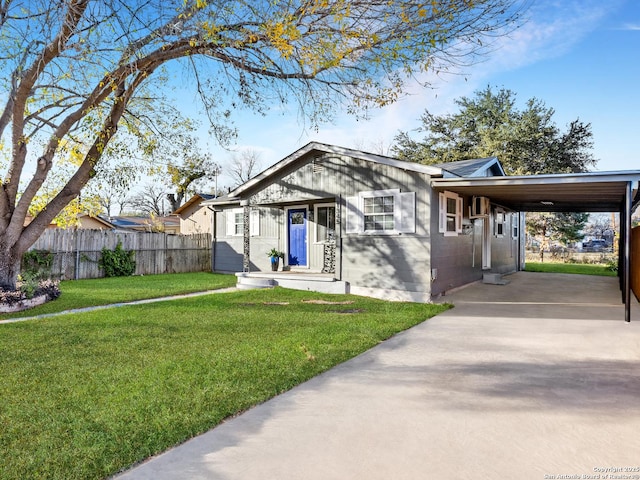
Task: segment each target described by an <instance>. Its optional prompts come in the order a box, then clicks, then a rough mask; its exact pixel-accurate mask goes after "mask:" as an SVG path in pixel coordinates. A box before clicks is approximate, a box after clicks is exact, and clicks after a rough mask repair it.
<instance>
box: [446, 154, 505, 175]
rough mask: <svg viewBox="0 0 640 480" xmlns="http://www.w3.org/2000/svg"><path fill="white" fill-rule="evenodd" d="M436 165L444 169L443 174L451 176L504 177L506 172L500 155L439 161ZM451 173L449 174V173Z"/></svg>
mask: <svg viewBox="0 0 640 480" xmlns="http://www.w3.org/2000/svg"><path fill="white" fill-rule="evenodd" d="M434 167H438V168H441V169H442V170H444V174H443V176H444V177H445V178H450V177H466V178H469V177H495V176H500V177H504V176H505V175H506V174H505V172H504V170H503V168H502V165H501V164H500V161H499V160H498V157H488V158H474V159H471V160H460V161H457V162H448V163H439V164H437V165H434ZM447 173H449V175H447Z"/></svg>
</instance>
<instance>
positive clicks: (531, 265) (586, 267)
mask: <svg viewBox="0 0 640 480" xmlns="http://www.w3.org/2000/svg"><path fill="white" fill-rule="evenodd" d="M525 271H526V272H544V273H573V274H579V275H602V276H607V277H615V276H616V275H617V274H618V273H617V272H615V271H613V270H611V269H610V268H609V266H608V265H598V264H586V263H555V262H548V263H540V262H527V263H526V268H525Z"/></svg>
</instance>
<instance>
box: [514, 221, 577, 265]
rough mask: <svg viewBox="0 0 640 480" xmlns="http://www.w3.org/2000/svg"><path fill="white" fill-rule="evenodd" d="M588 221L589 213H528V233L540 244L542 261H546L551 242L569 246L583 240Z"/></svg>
mask: <svg viewBox="0 0 640 480" xmlns="http://www.w3.org/2000/svg"><path fill="white" fill-rule="evenodd" d="M588 221H589V214H588V213H570V212H569V213H564V212H563V213H550V212H535V213H531V212H529V213H527V227H526V228H527V233H528V234H529V235H531V236H533V237H534V238H536V239H538V241H539V242H540V261H541V262H543V261H544V252H545V251H546V252H548V251H550V249H551V242H558V243H560V244H562V245H564V246H568V245H569V244H570V243H573V242H578V241H580V240H582V239H583V238H584V234H583V231H584V228H585V225H586V224H587V222H588Z"/></svg>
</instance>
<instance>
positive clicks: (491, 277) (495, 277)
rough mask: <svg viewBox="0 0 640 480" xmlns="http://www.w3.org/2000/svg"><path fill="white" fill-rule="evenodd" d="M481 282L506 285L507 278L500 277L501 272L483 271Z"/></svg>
mask: <svg viewBox="0 0 640 480" xmlns="http://www.w3.org/2000/svg"><path fill="white" fill-rule="evenodd" d="M482 283H487V284H489V285H507V284H508V283H509V280H505V279H504V278H502V274H501V273H484V274H483V275H482Z"/></svg>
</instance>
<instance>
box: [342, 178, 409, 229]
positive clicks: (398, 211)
mask: <svg viewBox="0 0 640 480" xmlns="http://www.w3.org/2000/svg"><path fill="white" fill-rule="evenodd" d="M345 208H346V211H345V216H346V233H356V234H367V235H399V234H402V233H415V231H416V193H415V192H400V190H399V189H389V190H375V191H371V192H359V193H358V195H357V196H354V197H347V198H346V204H345Z"/></svg>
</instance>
